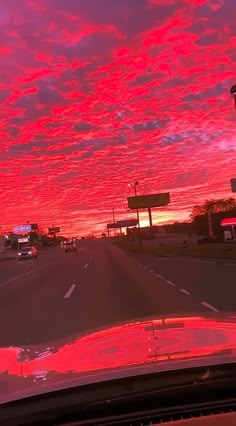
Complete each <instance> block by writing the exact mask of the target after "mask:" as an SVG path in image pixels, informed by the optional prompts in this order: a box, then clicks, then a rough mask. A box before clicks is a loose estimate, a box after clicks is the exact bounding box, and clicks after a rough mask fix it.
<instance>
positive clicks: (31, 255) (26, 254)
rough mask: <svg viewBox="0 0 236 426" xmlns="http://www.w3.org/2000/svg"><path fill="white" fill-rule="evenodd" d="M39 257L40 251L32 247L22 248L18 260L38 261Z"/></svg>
mask: <svg viewBox="0 0 236 426" xmlns="http://www.w3.org/2000/svg"><path fill="white" fill-rule="evenodd" d="M37 257H38V250H37V249H36V248H35V247H34V246H30V247H22V249H20V250H19V251H18V260H19V261H21V260H24V259H36V258H37Z"/></svg>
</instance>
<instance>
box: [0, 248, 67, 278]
mask: <svg viewBox="0 0 236 426" xmlns="http://www.w3.org/2000/svg"><path fill="white" fill-rule="evenodd" d="M60 249H61V248H60V247H59V246H55V247H48V248H42V249H39V253H38V259H33V260H31V259H29V260H27V261H24V262H19V261H18V255H17V253H18V252H17V250H10V249H9V256H12V257H13V258H12V259H8V260H4V261H1V262H0V286H1V283H4V282H6V281H8V280H10V279H11V278H13V277H14V276H18V275H21V274H25V273H27V272H29V271H31V270H33V269H36V268H38V267H40V266H41V265H45V264H46V263H48V262H52V261H55V260H56V261H57V258H58V251H59V250H60Z"/></svg>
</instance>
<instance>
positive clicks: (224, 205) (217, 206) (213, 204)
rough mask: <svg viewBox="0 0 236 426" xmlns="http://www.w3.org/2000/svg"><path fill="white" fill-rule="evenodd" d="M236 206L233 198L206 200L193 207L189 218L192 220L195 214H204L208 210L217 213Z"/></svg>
mask: <svg viewBox="0 0 236 426" xmlns="http://www.w3.org/2000/svg"><path fill="white" fill-rule="evenodd" d="M235 208H236V201H235V199H234V198H232V197H231V198H222V199H218V200H213V199H212V200H206V201H205V202H204V203H203V204H198V205H196V206H194V207H193V209H192V213H191V215H190V218H191V219H192V220H194V219H195V218H196V217H197V216H202V215H206V214H208V213H209V212H211V213H218V212H226V211H228V210H233V209H235Z"/></svg>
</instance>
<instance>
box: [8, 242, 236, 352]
mask: <svg viewBox="0 0 236 426" xmlns="http://www.w3.org/2000/svg"><path fill="white" fill-rule="evenodd" d="M79 244H80V247H79V248H78V251H77V252H76V253H65V252H64V250H63V249H62V248H60V247H55V248H50V249H47V250H44V251H42V252H41V253H40V256H39V258H38V259H34V260H28V261H24V262H18V261H17V260H9V261H5V262H1V264H0V346H4V345H25V344H36V343H46V342H51V341H53V340H55V339H59V338H64V337H68V336H70V335H75V334H77V333H80V332H84V331H89V330H91V329H95V328H98V327H103V326H110V325H113V324H115V323H117V322H120V321H129V320H135V319H139V318H144V317H147V316H149V317H150V316H155V315H164V314H165V315H166V314H179V313H181V314H186V313H200V312H206V311H207V312H209V311H214V310H229V309H230V310H232V309H235V310H236V300H235V297H234V294H235V290H234V282H235V277H234V274H235V272H236V266H234V265H231V266H230V265H228V266H226V265H216V264H214V265H213V264H211V263H197V262H191V261H189V262H186V261H185V262H183V261H182V260H179V259H177V260H173V259H159V258H153V257H151V256H138V257H135V258H134V257H133V256H129V255H127V254H125V253H123V252H121V251H120V250H119V249H117V248H116V247H114V246H113V245H112V244H111V243H109V242H108V241H107V240H85V241H81V242H80V243H79Z"/></svg>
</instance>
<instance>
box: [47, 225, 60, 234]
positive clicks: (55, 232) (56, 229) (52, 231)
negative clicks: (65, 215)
mask: <svg viewBox="0 0 236 426" xmlns="http://www.w3.org/2000/svg"><path fill="white" fill-rule="evenodd" d="M48 232H49V234H51V233H53V234H57V233H58V232H60V227H59V226H53V227H52V228H48Z"/></svg>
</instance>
